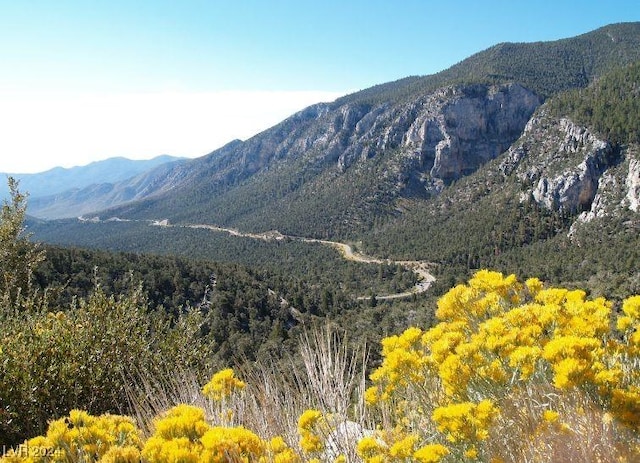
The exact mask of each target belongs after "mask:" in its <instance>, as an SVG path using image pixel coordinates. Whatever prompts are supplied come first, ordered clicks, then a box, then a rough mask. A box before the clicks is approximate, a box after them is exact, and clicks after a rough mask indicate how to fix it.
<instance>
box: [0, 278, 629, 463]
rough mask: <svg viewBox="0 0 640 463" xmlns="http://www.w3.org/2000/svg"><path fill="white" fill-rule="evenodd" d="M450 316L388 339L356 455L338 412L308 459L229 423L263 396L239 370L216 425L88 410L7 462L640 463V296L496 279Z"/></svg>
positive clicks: (302, 449) (319, 431) (457, 296)
mask: <svg viewBox="0 0 640 463" xmlns="http://www.w3.org/2000/svg"><path fill="white" fill-rule="evenodd" d="M437 317H438V322H437V324H435V326H433V327H432V328H430V329H428V330H423V329H420V328H417V327H412V328H409V329H407V330H405V331H404V332H403V333H401V334H398V335H394V336H389V337H387V338H385V339H383V340H382V343H381V345H382V361H381V363H380V365H379V367H378V368H377V369H375V371H373V372H372V373H371V375H370V379H371V384H370V387H368V388H367V389H366V390H365V391H364V397H362V398H358V399H362V400H363V401H364V402H365V403H366V404H367V405H368V407H369V410H370V411H371V412H372V413H371V416H372V417H375V419H376V420H377V421H376V422H375V423H373V425H374V426H375V430H365V429H364V428H362V432H359V433H358V437H357V438H356V437H354V438H353V442H352V443H351V445H352V447H351V448H348V447H344V446H343V447H340V448H339V451H336V449H335V448H334V445H333V444H335V442H332V441H331V439H332V438H333V437H335V436H334V435H332V433H334V432H337V430H338V424H339V423H341V422H344V417H341V416H340V414H338V413H334V414H332V413H328V412H326V411H322V410H316V409H312V408H310V409H307V410H305V411H303V412H302V413H301V414H300V416H299V418H298V420H297V423H291V424H292V427H293V428H294V429H293V434H295V430H297V433H298V436H299V441H298V442H297V446H296V447H295V448H291V447H290V446H289V445H288V444H287V442H285V439H284V438H283V437H282V436H272V435H268V434H269V433H268V431H265V428H264V427H263V428H262V431H261V432H262V435H259V433H256V432H254V431H253V430H251V429H248V428H245V427H244V426H241V425H238V426H236V425H234V426H231V425H230V424H231V419H230V418H227V419H225V418H223V419H218V418H219V415H220V416H222V417H230V416H234V422H235V421H237V422H238V423H242V419H243V417H244V415H243V414H242V413H238V417H236V416H235V415H233V411H234V410H238V409H234V408H233V407H234V406H237V405H242V402H243V401H245V400H246V399H248V398H250V397H249V396H248V393H244V394H236V395H234V393H236V392H237V391H240V390H243V389H244V388H245V383H244V382H243V381H242V380H241V379H239V378H237V377H236V376H235V373H234V372H233V370H232V369H225V370H221V371H219V372H218V373H216V374H214V375H213V377H212V378H211V380H210V381H209V383H208V384H207V385H205V387H204V388H203V389H202V393H203V394H204V395H205V396H206V397H208V398H210V399H212V400H213V401H214V403H213V405H214V407H213V411H211V409H210V410H209V413H210V414H211V415H212V416H207V415H206V413H205V411H204V410H203V409H201V408H199V407H195V406H192V405H185V404H183V405H178V406H175V407H173V408H171V409H170V410H168V411H166V412H165V413H163V414H162V415H161V416H158V417H156V419H155V420H154V423H153V430H152V432H153V434H152V435H151V436H149V437H148V438H147V439H146V440H144V439H142V437H141V436H142V434H141V432H140V431H139V430H138V429H137V428H136V426H135V424H134V422H133V421H132V420H131V419H130V418H127V417H121V416H116V415H102V416H98V417H96V416H91V415H89V414H88V413H86V412H83V411H79V410H74V411H72V412H71V413H70V414H69V416H68V417H66V418H62V419H59V420H55V421H52V422H51V423H50V424H49V427H48V430H47V433H46V435H43V436H39V437H36V438H34V439H30V440H28V441H25V443H24V444H23V446H21V447H19V448H17V449H14V450H12V451H9V452H8V453H7V454H6V455H5V456H4V457H2V458H0V463H18V462H29V463H36V462H45V461H46V462H50V461H73V462H76V461H78V462H79V461H82V462H86V463H89V462H101V463H129V462H132V463H133V462H141V461H143V462H145V463H146V462H148V463H164V462H171V463H174V462H176V463H177V462H180V463H189V462H193V463H217V462H220V463H221V462H231V463H236V462H242V463H245V462H246V463H249V462H255V463H303V462H304V463H327V462H334V463H342V462H346V461H351V460H352V459H353V457H354V455H355V454H357V456H358V457H359V458H360V459H361V460H362V461H363V462H364V463H400V462H402V463H408V462H418V463H435V462H472V461H483V462H490V461H496V462H498V461H582V460H581V458H582V456H583V455H592V456H593V459H594V461H640V368H638V365H640V296H632V297H630V298H627V299H626V300H624V301H623V302H622V303H621V304H620V307H617V306H616V305H614V304H613V303H611V302H610V301H607V300H606V299H604V298H595V299H589V298H588V297H587V294H586V293H585V292H584V291H581V290H569V289H565V288H545V287H544V286H543V284H542V282H540V281H539V280H538V279H535V278H532V279H528V280H526V281H525V282H524V283H522V282H520V281H518V279H517V278H516V277H515V276H513V275H509V276H504V275H502V274H501V273H498V272H491V271H487V270H483V271H480V272H477V273H476V274H475V275H474V276H473V278H471V280H470V281H469V282H468V283H467V284H464V285H458V286H456V287H454V288H452V289H451V290H450V291H449V292H448V293H447V294H445V295H444V296H443V297H442V298H440V300H439V301H438V308H437ZM50 318H51V320H56V321H57V322H62V321H64V316H61V315H51V316H50ZM230 399H233V400H230ZM296 399H301V398H300V397H297V398H296ZM299 401H300V402H302V401H301V400H299ZM245 424H246V423H245ZM374 426H371V427H374ZM265 434H267V435H265ZM283 434H284V433H283ZM362 436H364V437H362ZM287 437H288V438H291V436H290V435H287ZM581 442H584V445H586V446H588V445H591V447H588V448H587V450H585V448H586V447H581V445H582V444H581ZM349 452H351V453H349Z"/></svg>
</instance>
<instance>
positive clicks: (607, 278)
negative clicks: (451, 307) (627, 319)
mask: <svg viewBox="0 0 640 463" xmlns="http://www.w3.org/2000/svg"><path fill="white" fill-rule="evenodd" d="M639 88H640V63H636V64H634V65H631V66H629V67H625V68H620V69H617V70H614V71H612V72H611V73H609V74H607V75H605V76H603V77H602V78H601V79H599V80H598V81H596V82H595V83H594V84H592V85H591V86H590V87H589V88H587V89H585V90H581V91H574V92H571V93H568V94H563V95H561V96H559V97H558V98H555V99H552V100H550V101H549V102H548V103H546V104H544V105H543V106H542V107H540V108H539V109H538V110H537V111H536V113H535V114H534V116H533V117H532V118H531V120H530V121H529V123H528V124H527V125H526V127H525V130H524V132H523V135H522V136H521V137H520V138H519V139H518V140H517V141H516V142H515V143H514V144H513V145H512V146H511V147H510V148H509V150H507V152H505V153H504V154H503V155H501V156H499V157H498V158H496V159H495V160H493V161H491V162H489V163H487V164H486V165H484V166H483V167H482V168H480V169H479V170H478V171H476V172H475V173H474V174H472V175H470V176H468V177H466V178H464V179H462V180H460V181H459V182H457V183H456V185H455V187H453V188H448V189H446V190H445V191H444V192H443V193H442V194H441V195H440V196H439V197H437V198H434V199H432V200H430V201H427V202H418V201H416V202H412V203H410V204H407V205H406V209H405V213H404V214H403V217H402V220H396V221H389V222H387V223H386V224H385V225H384V226H380V227H378V228H377V229H376V230H374V231H373V232H371V233H369V234H368V235H366V236H364V237H363V238H362V240H363V242H364V243H365V244H366V251H367V252H369V253H372V254H377V255H392V256H394V257H396V258H402V257H406V256H411V257H412V258H420V259H428V260H432V261H437V262H439V263H441V264H442V265H443V267H442V269H443V272H444V273H445V274H448V275H451V276H452V275H458V276H459V275H464V274H466V273H468V272H470V271H471V270H472V269H474V268H478V267H495V268H501V269H504V270H506V271H514V272H516V273H534V274H536V275H541V276H542V277H544V278H545V279H547V280H549V281H562V282H576V284H578V283H579V284H581V285H582V286H583V287H586V288H590V289H592V290H593V291H596V292H600V293H605V292H607V291H609V294H611V292H610V291H611V290H612V289H615V290H620V289H621V288H624V290H627V291H631V292H637V291H640V272H639V270H638V267H637V261H638V259H639V258H640V234H638V229H639V227H640V216H639V215H638V212H639V207H638V204H640V196H639V194H640V189H639V187H638V185H639V184H640V147H639V145H638V144H637V142H631V143H626V142H624V143H623V142H621V141H622V140H624V141H628V140H634V141H635V140H637V135H638V133H640V111H629V110H628V108H629V107H630V106H633V105H634V104H637V99H638V94H637V92H638V89H639ZM609 95H617V96H616V97H615V98H613V97H611V96H609ZM605 102H606V104H605ZM603 105H604V107H606V106H607V105H612V106H611V107H610V108H609V110H607V111H597V110H594V108H599V107H601V106H603ZM585 108H586V109H587V110H586V111H582V109H585ZM613 108H618V112H619V114H618V113H617V112H616V110H615V109H613ZM623 116H624V117H623ZM621 120H623V121H624V123H620V121H621ZM425 237H428V239H426V238H425ZM451 283H454V281H451V280H447V281H446V283H445V284H451Z"/></svg>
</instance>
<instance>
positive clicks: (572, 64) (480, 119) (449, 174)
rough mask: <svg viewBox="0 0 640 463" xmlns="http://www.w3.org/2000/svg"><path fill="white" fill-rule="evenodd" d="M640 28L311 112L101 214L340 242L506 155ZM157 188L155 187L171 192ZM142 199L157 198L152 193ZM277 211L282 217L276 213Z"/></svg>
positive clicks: (628, 55)
mask: <svg viewBox="0 0 640 463" xmlns="http://www.w3.org/2000/svg"><path fill="white" fill-rule="evenodd" d="M639 31H640V25H639V24H619V25H612V26H608V27H605V28H603V29H599V30H597V31H594V32H592V33H589V34H585V35H583V36H580V37H576V38H572V39H565V40H560V41H556V42H540V43H532V44H502V45H498V46H496V47H492V48H490V49H488V50H485V51H483V52H480V53H478V54H477V55H474V56H472V57H470V58H468V59H467V60H465V61H463V62H461V63H459V64H458V65H456V66H454V67H452V68H450V69H448V70H446V71H443V72H441V73H439V74H435V75H432V76H426V77H421V78H407V79H403V80H400V81H397V82H393V83H389V84H384V85H380V86H376V87H373V88H371V89H368V90H364V91H362V92H359V93H356V94H353V95H350V96H347V97H345V98H342V99H339V100H337V101H336V102H334V103H331V104H318V105H314V106H311V107H309V108H307V109H305V110H303V111H301V112H299V113H297V114H295V115H293V116H292V117H290V118H288V119H287V120H285V121H283V122H282V123H280V124H278V125H277V126H275V127H273V128H271V129H268V130H266V131H264V132H262V133H261V134H259V135H257V136H255V137H253V138H251V139H249V140H247V141H245V142H239V141H237V142H233V143H231V144H229V145H227V146H226V147H224V148H222V149H220V150H217V151H215V152H213V153H211V154H209V155H207V156H205V157H203V158H200V159H197V160H194V161H191V162H190V163H188V167H187V168H184V169H183V168H181V175H180V180H179V181H177V182H176V180H175V176H169V177H168V180H167V182H168V183H170V184H171V187H170V190H171V191H170V192H167V193H161V194H158V195H156V196H154V197H153V198H148V199H145V200H142V201H140V202H136V203H132V204H130V205H127V206H126V207H123V208H118V209H114V210H112V211H108V212H105V213H104V214H102V215H104V216H109V215H114V216H119V217H126V218H138V219H140V218H144V219H157V218H168V219H169V220H171V221H177V222H190V223H212V224H218V225H224V226H235V227H239V228H243V229H249V230H252V231H264V230H268V229H278V230H281V231H283V232H285V233H290V234H302V235H313V236H319V237H324V236H346V235H353V234H354V233H356V234H357V233H358V232H361V231H363V230H368V229H370V228H371V227H372V226H373V225H374V223H375V222H376V221H378V220H380V218H381V217H384V216H388V215H393V214H395V213H396V212H397V210H398V208H401V207H402V200H403V199H406V198H409V199H410V198H414V197H417V198H421V199H425V198H428V197H429V196H431V195H433V194H434V193H436V194H437V193H438V192H439V191H441V190H442V188H443V187H444V186H446V185H448V184H450V183H451V182H452V181H454V180H456V179H458V178H460V177H462V176H464V175H467V174H469V173H471V172H473V171H475V170H476V169H477V168H478V167H479V166H480V165H481V164H483V163H484V162H486V161H488V160H490V159H493V158H495V157H496V156H497V155H499V154H500V153H501V152H503V151H505V150H506V149H507V148H508V147H509V146H510V145H511V143H513V142H514V141H515V140H516V139H517V138H518V137H519V136H520V135H521V134H522V131H523V130H524V127H525V125H526V123H527V121H528V120H529V117H530V116H531V114H532V113H533V111H534V110H535V109H536V108H537V107H538V106H539V105H540V104H541V103H542V102H543V101H544V99H545V98H546V97H548V96H549V95H552V94H555V93H557V92H558V91H561V90H564V89H568V88H575V87H584V86H586V85H587V84H588V83H589V82H591V81H592V80H593V79H594V78H596V77H598V76H600V75H601V74H602V72H603V71H605V70H607V69H609V68H610V66H611V65H612V62H615V63H617V65H623V64H625V63H629V62H632V61H634V60H638V59H640V51H639V50H640V32H639ZM167 182H165V183H164V184H162V183H158V184H157V185H158V189H162V188H167V189H168V187H167V185H166V183H167ZM148 194H153V193H152V192H151V191H149V192H148ZM283 211H284V212H285V213H283Z"/></svg>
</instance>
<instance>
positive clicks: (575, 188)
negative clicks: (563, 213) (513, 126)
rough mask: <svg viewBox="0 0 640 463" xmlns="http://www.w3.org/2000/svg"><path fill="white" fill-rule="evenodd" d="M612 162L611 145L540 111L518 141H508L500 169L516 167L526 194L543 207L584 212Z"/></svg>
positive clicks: (585, 129)
mask: <svg viewBox="0 0 640 463" xmlns="http://www.w3.org/2000/svg"><path fill="white" fill-rule="evenodd" d="M616 162H617V156H616V153H615V152H614V149H613V147H612V146H611V144H610V143H608V142H606V141H604V140H601V139H599V138H598V137H596V136H595V135H593V134H592V133H591V132H590V131H589V130H588V129H587V128H586V127H581V126H578V125H576V124H574V123H573V122H572V121H570V120H568V119H565V118H562V119H554V118H552V117H550V116H548V115H547V114H546V113H545V112H544V111H542V112H541V113H540V114H539V115H536V116H535V117H533V118H532V119H531V120H530V121H529V123H528V124H527V126H526V127H525V132H524V136H523V137H522V139H521V140H520V141H519V142H518V143H516V144H515V145H513V146H512V147H511V148H510V149H509V151H508V153H507V155H506V157H505V160H504V161H503V162H502V164H501V166H500V169H501V170H502V171H503V172H504V173H505V174H508V173H511V172H512V171H514V170H515V174H516V176H517V178H518V179H519V180H520V182H522V184H523V186H524V189H525V192H524V193H523V194H522V199H523V200H525V199H527V198H529V197H532V198H533V199H534V200H535V201H536V202H537V203H538V204H540V205H543V206H545V207H546V208H548V209H553V210H559V209H564V210H567V211H571V212H575V211H588V210H589V209H590V208H591V205H592V204H593V202H594V198H595V197H596V193H597V192H598V188H599V182H600V180H601V178H602V175H603V174H604V173H605V171H606V170H607V169H608V168H609V167H611V166H613V165H614V164H615V163H616Z"/></svg>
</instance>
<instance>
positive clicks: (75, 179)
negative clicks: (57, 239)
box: [0, 155, 184, 218]
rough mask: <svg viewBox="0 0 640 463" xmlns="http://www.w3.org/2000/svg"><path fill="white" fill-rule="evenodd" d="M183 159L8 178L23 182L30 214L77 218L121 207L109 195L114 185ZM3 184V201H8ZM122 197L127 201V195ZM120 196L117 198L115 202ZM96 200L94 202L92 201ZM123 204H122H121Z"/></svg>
mask: <svg viewBox="0 0 640 463" xmlns="http://www.w3.org/2000/svg"><path fill="white" fill-rule="evenodd" d="M183 161H184V159H183V158H177V157H174V156H168V155H162V156H157V157H155V158H153V159H149V160H131V159H126V158H123V157H114V158H109V159H105V160H103V161H97V162H92V163H91V164H87V165H85V166H77V167H71V168H68V169H67V168H63V167H55V168H53V169H51V170H48V171H46V172H41V173H37V174H5V175H7V176H9V175H10V176H12V177H14V178H15V179H17V180H19V181H20V189H21V190H22V191H28V192H29V195H30V198H31V199H30V202H29V212H30V213H31V214H32V215H35V216H37V217H43V218H59V217H76V216H78V215H80V214H79V213H77V212H78V211H79V210H84V211H91V210H96V209H102V208H106V207H110V206H112V205H114V204H119V202H118V200H117V199H114V198H113V196H114V195H111V196H112V197H111V198H109V193H110V192H111V191H112V190H114V189H116V188H115V187H114V184H115V183H118V182H123V181H126V180H129V179H130V178H132V177H135V176H137V175H140V174H143V173H144V172H147V171H149V170H152V169H154V168H156V167H160V168H162V166H165V167H166V166H167V165H168V164H173V165H177V164H179V163H181V162H183ZM8 196H9V191H8V189H7V185H6V184H4V185H3V186H2V189H1V190H0V197H8ZM122 196H124V197H126V196H127V195H126V193H125V194H123V195H122ZM117 197H118V196H117V195H116V198H117ZM94 198H96V201H95V202H94V201H93V199H94ZM120 202H122V201H120Z"/></svg>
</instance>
